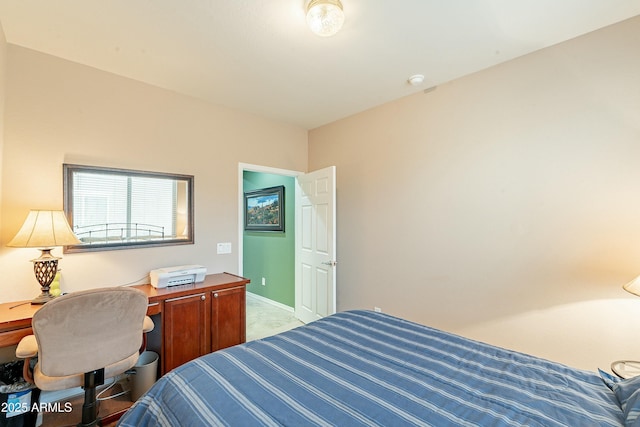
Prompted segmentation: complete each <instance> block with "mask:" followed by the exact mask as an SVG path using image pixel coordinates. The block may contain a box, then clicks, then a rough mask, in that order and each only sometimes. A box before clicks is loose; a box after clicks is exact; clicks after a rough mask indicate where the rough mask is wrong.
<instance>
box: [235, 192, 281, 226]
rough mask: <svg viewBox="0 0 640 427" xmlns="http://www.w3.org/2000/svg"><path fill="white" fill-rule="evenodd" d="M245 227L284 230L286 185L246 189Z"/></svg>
mask: <svg viewBox="0 0 640 427" xmlns="http://www.w3.org/2000/svg"><path fill="white" fill-rule="evenodd" d="M244 229H245V230H247V231H284V185H279V186H277V187H269V188H263V189H260V190H253V191H245V193H244Z"/></svg>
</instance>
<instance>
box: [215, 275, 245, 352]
mask: <svg viewBox="0 0 640 427" xmlns="http://www.w3.org/2000/svg"><path fill="white" fill-rule="evenodd" d="M211 294H212V298H211V351H216V350H220V349H222V348H226V347H231V346H233V345H236V344H242V343H243V342H244V341H245V333H246V330H245V327H246V311H245V308H246V307H245V287H244V286H239V287H235V288H231V289H224V290H220V291H214V292H212V293H211Z"/></svg>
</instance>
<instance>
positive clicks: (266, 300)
mask: <svg viewBox="0 0 640 427" xmlns="http://www.w3.org/2000/svg"><path fill="white" fill-rule="evenodd" d="M247 298H253V299H256V300H258V301H261V302H264V303H267V304H271V305H273V306H275V307H278V308H280V309H282V310H286V311H288V312H291V313H293V312H295V309H294V308H293V307H289V306H288V305H285V304H282V303H281V302H278V301H274V300H272V299H269V298H266V297H263V296H262V295H258V294H254V293H251V292H247Z"/></svg>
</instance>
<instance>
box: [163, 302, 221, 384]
mask: <svg viewBox="0 0 640 427" xmlns="http://www.w3.org/2000/svg"><path fill="white" fill-rule="evenodd" d="M208 302H209V301H208V297H207V294H206V293H201V294H194V295H188V296H184V297H179V298H171V299H167V300H166V301H165V302H164V315H163V325H162V331H163V333H162V335H163V340H162V355H163V356H164V357H163V359H164V360H163V362H162V366H163V373H166V372H169V371H170V370H172V369H173V368H175V367H177V366H180V365H182V364H183V363H185V362H188V361H189V360H192V359H195V358H196V357H198V356H201V355H203V354H206V353H207V352H208V348H209V343H208V342H207V337H208V328H207V325H208V324H209V322H210V320H209V314H208V313H209V310H208V309H207V306H208Z"/></svg>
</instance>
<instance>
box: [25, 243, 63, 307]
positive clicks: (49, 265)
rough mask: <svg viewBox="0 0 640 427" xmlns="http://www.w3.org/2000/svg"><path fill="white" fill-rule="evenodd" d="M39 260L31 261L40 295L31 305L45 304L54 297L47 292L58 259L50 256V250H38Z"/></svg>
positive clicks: (54, 275) (54, 273) (56, 269)
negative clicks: (40, 252) (39, 253)
mask: <svg viewBox="0 0 640 427" xmlns="http://www.w3.org/2000/svg"><path fill="white" fill-rule="evenodd" d="M40 250H41V251H42V254H41V255H40V258H36V259H32V260H31V261H32V262H33V272H34V273H35V275H36V279H37V280H38V283H40V290H41V291H42V293H41V294H40V295H39V296H38V297H36V298H34V299H33V300H32V301H31V304H32V305H37V304H46V303H47V302H49V301H51V300H52V299H54V298H55V297H54V296H53V295H51V293H50V292H49V286H50V285H51V282H53V279H54V278H55V277H56V272H57V271H58V260H59V259H60V258H58V257H55V256H53V255H51V248H45V249H40Z"/></svg>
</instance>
